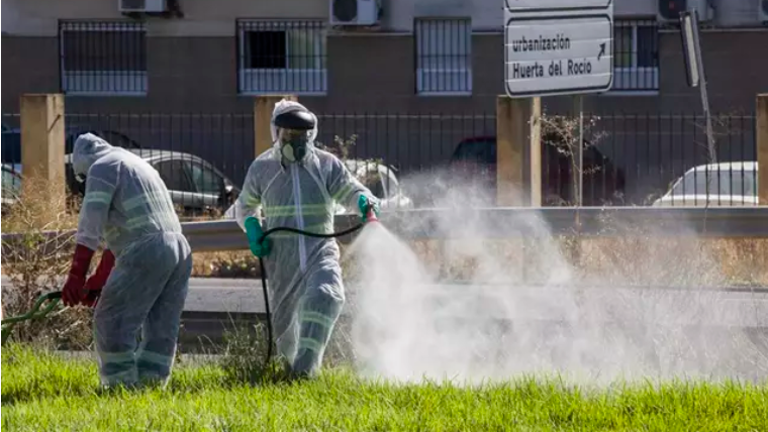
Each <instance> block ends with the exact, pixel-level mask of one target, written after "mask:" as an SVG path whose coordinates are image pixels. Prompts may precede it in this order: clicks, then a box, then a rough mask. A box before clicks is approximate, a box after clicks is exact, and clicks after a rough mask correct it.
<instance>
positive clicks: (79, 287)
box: [61, 244, 94, 306]
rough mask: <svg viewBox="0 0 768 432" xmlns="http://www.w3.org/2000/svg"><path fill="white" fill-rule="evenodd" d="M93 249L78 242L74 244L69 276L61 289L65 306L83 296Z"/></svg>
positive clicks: (76, 301)
mask: <svg viewBox="0 0 768 432" xmlns="http://www.w3.org/2000/svg"><path fill="white" fill-rule="evenodd" d="M93 253H94V251H93V250H91V249H89V248H87V247H85V246H83V245H81V244H78V245H77V246H75V255H74V257H73V258H72V267H71V268H70V269H69V276H67V281H66V282H65V283H64V289H62V290H61V301H62V302H63V303H64V305H65V306H74V305H76V304H78V303H80V301H82V300H83V298H84V297H85V291H84V290H83V288H84V287H85V276H86V275H87V274H88V267H90V265H91V258H93Z"/></svg>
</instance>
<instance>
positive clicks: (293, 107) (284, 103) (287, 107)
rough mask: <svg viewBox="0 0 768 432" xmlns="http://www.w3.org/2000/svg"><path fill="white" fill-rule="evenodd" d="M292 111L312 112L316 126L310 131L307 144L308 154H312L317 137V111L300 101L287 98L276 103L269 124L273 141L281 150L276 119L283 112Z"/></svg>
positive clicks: (276, 148) (278, 149) (276, 147)
mask: <svg viewBox="0 0 768 432" xmlns="http://www.w3.org/2000/svg"><path fill="white" fill-rule="evenodd" d="M291 111H306V112H308V113H309V114H311V115H312V118H313V119H314V122H315V126H314V127H313V128H312V129H311V130H310V131H309V140H308V142H307V144H306V145H307V154H308V155H309V154H312V152H313V149H314V148H315V146H314V142H315V139H316V138H317V116H315V113H313V112H312V111H310V110H308V109H307V108H306V107H305V106H304V105H302V104H300V103H298V102H294V101H290V100H286V99H282V100H281V101H280V102H278V103H276V104H275V109H274V110H273V111H272V120H271V121H270V125H269V126H270V132H271V133H272V142H273V143H274V145H275V146H274V148H275V150H276V151H277V152H278V153H279V152H280V143H279V139H278V138H279V136H280V133H279V128H278V127H277V126H276V125H275V119H276V118H277V116H279V115H281V114H285V113H287V112H291Z"/></svg>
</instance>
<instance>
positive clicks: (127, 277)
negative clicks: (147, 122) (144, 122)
mask: <svg viewBox="0 0 768 432" xmlns="http://www.w3.org/2000/svg"><path fill="white" fill-rule="evenodd" d="M72 167H73V170H74V174H75V176H76V178H77V179H78V181H81V182H82V181H85V197H84V198H83V204H82V208H81V209H80V220H79V223H78V227H77V235H76V242H77V245H76V247H75V254H74V259H73V262H72V267H71V270H70V272H69V276H68V278H67V281H66V283H65V285H64V289H63V291H62V300H63V302H64V304H65V305H67V306H74V305H76V304H85V305H93V304H94V303H95V304H96V310H95V311H94V323H93V326H94V338H95V344H96V351H97V354H98V358H99V375H100V377H101V383H102V384H103V385H105V386H108V387H111V386H114V385H118V384H121V385H125V386H129V387H131V386H135V385H139V384H149V383H155V384H158V383H159V384H161V385H165V384H166V383H167V380H168V378H169V377H170V375H171V369H172V367H173V360H174V355H175V353H176V340H177V337H178V333H179V322H180V320H181V312H182V310H183V308H184V301H185V299H186V296H187V288H188V283H189V277H190V274H191V272H192V255H191V250H190V247H189V244H188V243H187V240H186V238H185V237H184V235H183V234H182V233H181V224H180V222H179V218H178V216H177V215H176V212H175V210H174V208H173V203H172V202H171V197H170V194H169V192H168V190H167V189H166V186H165V184H164V183H163V181H162V179H161V178H160V175H159V174H158V172H157V171H156V170H155V169H154V168H153V167H152V166H151V165H149V164H148V163H147V162H146V161H144V160H143V159H141V158H140V157H139V156H137V155H135V154H133V153H131V152H129V151H127V150H124V149H121V148H118V147H113V146H111V145H110V144H108V143H107V142H106V141H104V140H102V139H101V138H99V137H98V136H96V135H93V134H90V133H86V134H83V135H80V136H79V137H78V138H77V140H76V141H75V146H74V152H73V156H72ZM102 238H103V239H104V240H105V243H106V248H107V250H106V251H105V252H104V254H103V257H102V260H101V263H100V264H99V266H98V268H97V270H96V271H95V273H94V275H93V276H91V277H90V278H89V279H87V280H86V274H87V272H88V267H89V265H90V262H91V258H92V257H93V255H94V251H95V250H96V249H97V247H98V246H99V242H100V240H101V239H102ZM113 266H114V269H113V268H112V267H113ZM97 300H98V301H97ZM142 327H143V332H142V335H141V336H142V340H141V344H140V346H139V347H138V349H137V346H136V345H137V335H138V332H139V329H140V328H142Z"/></svg>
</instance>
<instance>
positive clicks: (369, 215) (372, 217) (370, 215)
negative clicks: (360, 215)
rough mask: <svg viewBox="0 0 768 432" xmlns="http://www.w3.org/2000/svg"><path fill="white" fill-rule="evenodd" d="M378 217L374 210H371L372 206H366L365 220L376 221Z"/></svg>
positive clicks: (367, 221)
mask: <svg viewBox="0 0 768 432" xmlns="http://www.w3.org/2000/svg"><path fill="white" fill-rule="evenodd" d="M378 221H379V218H378V217H376V212H375V211H374V210H373V206H370V207H368V213H366V215H365V222H366V223H370V222H378Z"/></svg>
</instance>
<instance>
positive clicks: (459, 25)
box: [415, 18, 472, 94]
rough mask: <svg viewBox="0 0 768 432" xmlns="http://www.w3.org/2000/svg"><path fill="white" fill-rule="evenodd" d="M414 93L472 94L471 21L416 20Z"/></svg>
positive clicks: (454, 19) (459, 19)
mask: <svg viewBox="0 0 768 432" xmlns="http://www.w3.org/2000/svg"><path fill="white" fill-rule="evenodd" d="M415 33H416V37H415V43H416V92H417V93H420V94H467V93H472V23H471V21H470V20H469V19H465V18H458V19H456V18H451V19H434V18H420V19H417V20H416V22H415Z"/></svg>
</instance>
